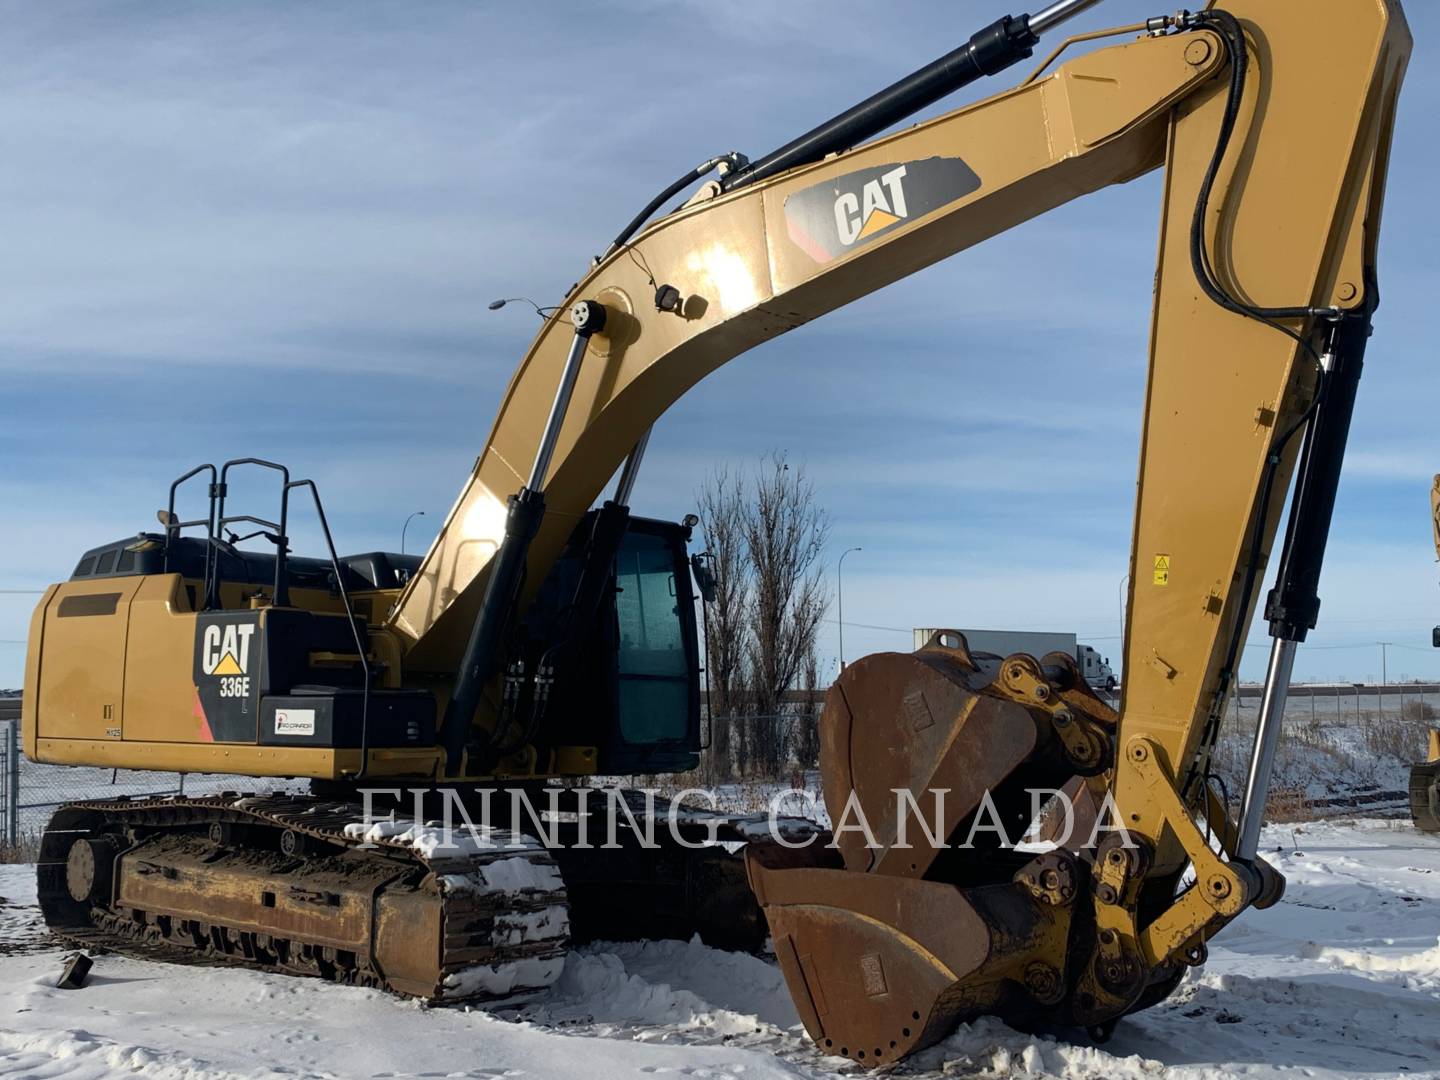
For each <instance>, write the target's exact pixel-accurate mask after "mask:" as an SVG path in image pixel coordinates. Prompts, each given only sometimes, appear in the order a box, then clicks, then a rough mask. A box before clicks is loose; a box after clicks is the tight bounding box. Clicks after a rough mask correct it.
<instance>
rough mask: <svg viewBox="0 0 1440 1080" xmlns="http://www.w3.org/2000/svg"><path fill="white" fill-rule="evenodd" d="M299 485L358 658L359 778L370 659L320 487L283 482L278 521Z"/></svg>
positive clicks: (366, 739) (366, 732)
mask: <svg viewBox="0 0 1440 1080" xmlns="http://www.w3.org/2000/svg"><path fill="white" fill-rule="evenodd" d="M300 487H304V488H309V489H310V498H311V499H312V500H314V502H315V514H316V516H317V517H318V518H319V519H320V531H321V533H323V534H324V536H325V548H326V550H327V551H329V552H330V565H331V566H332V567H333V568H334V570H335V586H336V588H337V589H339V591H340V602H341V603H342V604H344V606H345V617H346V618H347V619H348V620H349V621H350V633H351V635H352V636H353V637H354V639H355V652H356V654H357V655H358V656H359V658H360V671H361V674H362V676H363V679H364V681H363V683H362V684H361V685H362V691H361V698H360V771H359V772H358V773H356V774H355V776H354V777H353V779H355V780H363V779H365V776H366V773H367V772H368V770H369V768H370V679H371V673H370V661H369V660H368V659H367V658H366V651H367V650H366V643H365V639H364V637H363V636H362V635H361V633H360V620H359V619H357V618H356V617H355V608H354V606H353V605H352V604H351V603H350V591H349V590H348V589H346V588H345V574H344V572H343V570H342V569H341V567H340V556H339V555H338V554H336V552H335V539H334V537H332V536H331V535H330V523H329V521H327V520H326V518H325V508H324V506H322V505H321V504H320V489H319V488H317V487H316V486H315V481H314V480H290V479H287V480H286V481H285V488H284V491H283V492H282V493H281V496H280V520H281V521H284V520H285V516H286V512H287V509H288V507H289V504H290V489H291V488H300Z"/></svg>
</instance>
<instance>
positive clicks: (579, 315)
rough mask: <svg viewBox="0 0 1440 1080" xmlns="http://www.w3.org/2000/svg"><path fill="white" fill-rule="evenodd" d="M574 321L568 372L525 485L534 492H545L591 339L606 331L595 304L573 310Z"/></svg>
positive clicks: (584, 303)
mask: <svg viewBox="0 0 1440 1080" xmlns="http://www.w3.org/2000/svg"><path fill="white" fill-rule="evenodd" d="M570 321H571V322H572V323H574V325H575V336H574V337H573V338H572V339H571V341H570V352H569V354H568V355H567V356H566V357H565V368H564V370H562V371H561V372H560V385H559V386H557V387H556V388H555V400H554V401H552V402H551V403H550V415H549V416H548V417H546V419H545V431H544V433H543V434H542V435H541V436H540V446H539V448H538V449H537V450H536V451H535V464H534V465H533V466H532V467H531V469H530V479H529V481H528V482H527V483H526V485H525V486H526V487H528V488H529V489H530V490H531V491H544V490H545V474H546V473H547V472H549V471H550V458H551V457H552V456H553V455H554V453H555V444H556V443H557V442H558V441H559V440H560V428H561V427H562V426H563V425H564V423H565V413H566V412H567V411H568V410H569V408H570V395H571V394H573V393H574V392H575V380H576V379H577V378H579V376H580V361H581V359H582V358H583V357H584V356H585V349H586V347H587V346H588V345H589V344H590V335H591V334H594V333H598V332H599V331H600V330H603V329H604V328H605V307H604V305H602V304H597V303H595V302H594V301H593V300H581V301H580V302H579V303H578V304H575V305H574V306H573V307H571V309H570Z"/></svg>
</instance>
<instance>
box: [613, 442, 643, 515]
mask: <svg viewBox="0 0 1440 1080" xmlns="http://www.w3.org/2000/svg"><path fill="white" fill-rule="evenodd" d="M650 431H651V429H650V428H646V429H645V434H644V435H641V436H640V440H639V441H638V442H637V443H636V444H635V448H634V449H633V450H631V451H630V456H629V457H627V458H626V459H625V467H624V468H622V469H621V470H620V479H619V480H618V481H617V482H616V484H615V502H616V503H618V504H619V505H620V506H629V505H630V493H631V492H632V491H634V490H635V478H636V477H637V476H639V475H640V462H641V461H642V460H643V459H644V457H645V447H646V446H647V445H648V444H649V442H650Z"/></svg>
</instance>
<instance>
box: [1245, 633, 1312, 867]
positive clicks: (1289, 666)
mask: <svg viewBox="0 0 1440 1080" xmlns="http://www.w3.org/2000/svg"><path fill="white" fill-rule="evenodd" d="M1297 644H1298V643H1297V642H1294V641H1290V640H1289V639H1288V638H1276V639H1275V643H1274V644H1273V645H1272V646H1271V647H1270V666H1269V668H1268V669H1267V670H1266V672H1265V692H1264V694H1263V695H1262V696H1261V698H1260V718H1259V720H1258V721H1257V722H1256V726H1255V746H1254V748H1253V749H1252V750H1251V753H1250V772H1249V775H1247V776H1246V777H1245V799H1244V801H1243V802H1242V803H1241V804H1240V830H1239V838H1238V840H1237V841H1236V844H1235V851H1234V853H1233V855H1232V857H1233V858H1235V859H1238V860H1240V861H1241V862H1248V861H1250V860H1251V859H1253V858H1255V854H1256V852H1258V851H1259V850H1260V826H1261V825H1263V824H1264V823H1265V800H1266V799H1267V798H1268V797H1269V795H1270V773H1271V772H1272V771H1273V770H1274V767H1275V749H1276V747H1277V746H1279V744H1280V730H1281V728H1283V727H1284V725H1285V699H1286V698H1288V697H1289V696H1290V673H1291V672H1292V671H1293V670H1294V668H1295V649H1296V646H1297Z"/></svg>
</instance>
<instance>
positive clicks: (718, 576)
mask: <svg viewBox="0 0 1440 1080" xmlns="http://www.w3.org/2000/svg"><path fill="white" fill-rule="evenodd" d="M699 503H700V505H699V510H700V528H701V532H702V535H703V536H704V537H705V545H706V554H707V556H708V558H709V565H710V572H711V574H713V575H714V578H715V599H714V600H713V601H712V602H710V603H709V604H707V605H706V613H705V618H706V620H707V622H706V630H705V646H706V654H707V655H706V657H705V668H706V685H707V686H708V687H709V691H710V693H709V699H710V700H709V712H710V750H709V755H708V761H707V764H706V772H707V773H708V774H709V779H711V780H728V779H730V778H731V777H732V776H734V775H735V771H736V766H737V764H738V763H737V761H736V757H737V755H738V754H739V753H740V752H741V751H743V749H744V748H743V747H740V746H735V745H734V744H733V742H734V740H733V739H732V735H734V734H735V732H734V726H735V725H734V720H733V718H734V717H735V716H736V715H738V713H739V711H740V707H741V704H742V700H743V698H744V696H745V694H744V689H745V687H744V683H745V656H746V640H747V635H748V633H749V611H750V579H751V575H750V573H749V571H748V568H747V566H746V563H745V516H746V507H745V485H744V480H743V478H742V477H741V476H739V475H736V476H734V477H732V476H731V475H730V472H729V470H727V469H721V470H717V471H716V472H714V473H712V474H711V475H710V476H709V477H707V478H706V483H705V486H704V488H702V489H701V491H700V494H699Z"/></svg>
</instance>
